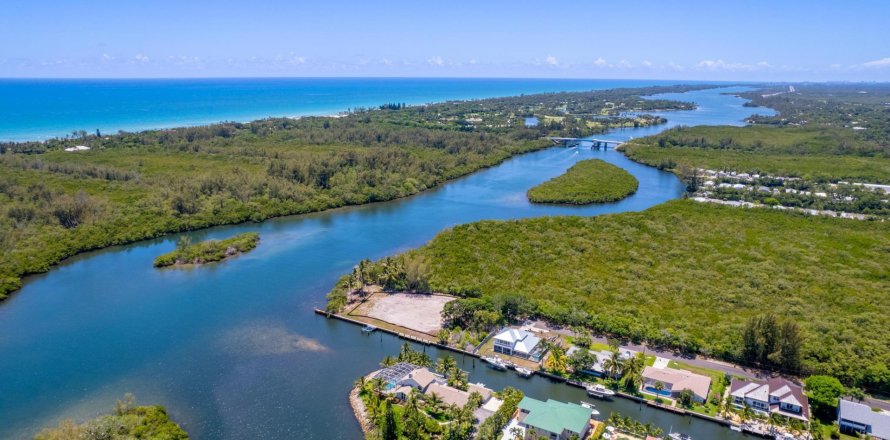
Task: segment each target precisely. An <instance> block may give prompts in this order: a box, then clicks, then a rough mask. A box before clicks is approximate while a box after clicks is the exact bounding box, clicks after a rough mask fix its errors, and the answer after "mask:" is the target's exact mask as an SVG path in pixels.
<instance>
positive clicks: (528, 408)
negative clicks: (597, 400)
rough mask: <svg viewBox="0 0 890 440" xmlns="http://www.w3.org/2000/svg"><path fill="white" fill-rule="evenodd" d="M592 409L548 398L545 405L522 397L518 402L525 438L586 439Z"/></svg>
mask: <svg viewBox="0 0 890 440" xmlns="http://www.w3.org/2000/svg"><path fill="white" fill-rule="evenodd" d="M592 415H593V410H592V409H590V408H584V407H583V406H581V405H577V404H574V403H563V402H559V401H556V400H550V399H548V400H547V401H546V402H542V401H540V400H536V399H532V398H531V397H523V398H522V400H521V401H520V402H519V415H518V419H519V426H521V427H523V428H525V438H526V439H537V438H541V437H543V438H550V439H559V440H569V439H570V438H572V435H577V436H578V438H582V439H583V438H585V437H586V436H587V433H588V431H589V430H590V417H591V416H592Z"/></svg>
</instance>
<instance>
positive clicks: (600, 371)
mask: <svg viewBox="0 0 890 440" xmlns="http://www.w3.org/2000/svg"><path fill="white" fill-rule="evenodd" d="M578 350H580V348H579V347H576V346H574V345H573V346H571V347H569V349H568V350H567V351H566V356H571V355H572V354H574V353H575V352H576V351H578ZM590 354H592V355H594V356H596V362H594V363H593V364H591V365H589V366H588V367H587V368H585V369H583V370H581V372H582V373H587V374H592V375H594V376H597V377H603V376H605V375H606V373H607V372H606V369H605V368H604V367H603V362H605V361H606V359H611V358H612V351H610V350H600V351H593V350H590ZM636 355H637V352H636V351H634V350H628V349H626V348H622V349H620V350H618V358H619V359H621V360H622V361H625V360H628V359H630V358H632V357H634V356H636Z"/></svg>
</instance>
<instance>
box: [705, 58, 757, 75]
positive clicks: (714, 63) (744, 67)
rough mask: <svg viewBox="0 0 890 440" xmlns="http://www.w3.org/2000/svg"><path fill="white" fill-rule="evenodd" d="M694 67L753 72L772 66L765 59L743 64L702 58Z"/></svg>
mask: <svg viewBox="0 0 890 440" xmlns="http://www.w3.org/2000/svg"><path fill="white" fill-rule="evenodd" d="M696 67H698V68H699V69H704V70H709V71H712V72H713V71H718V70H723V71H728V72H739V71H742V72H753V71H757V70H766V69H770V68H771V67H772V66H771V65H770V64H769V63H767V62H766V61H760V62H758V63H755V64H745V63H727V62H726V61H723V60H719V59H718V60H702V61H700V62H699V63H698V64H697V65H696Z"/></svg>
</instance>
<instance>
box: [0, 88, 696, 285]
mask: <svg viewBox="0 0 890 440" xmlns="http://www.w3.org/2000/svg"><path fill="white" fill-rule="evenodd" d="M708 87H713V86H685V85H684V86H672V87H646V88H637V89H615V90H603V91H592V92H579V93H549V94H538V95H524V96H517V97H511V98H492V99H482V100H473V101H451V102H445V103H439V104H428V105H418V106H406V105H403V104H399V103H394V104H386V105H382V106H380V108H378V109H354V110H352V111H351V112H348V113H344V114H342V115H340V116H339V117H305V118H300V119H289V118H279V119H265V120H260V121H255V122H251V123H223V124H215V125H209V126H201V127H185V128H176V129H169V130H150V131H144V132H139V133H120V134H116V135H111V136H101V137H100V136H94V135H91V134H87V133H85V132H80V133H79V134H77V135H76V136H74V137H68V138H61V139H53V140H49V141H46V142H23V143H0V175H3V177H4V178H3V179H2V181H0V249H3V252H2V254H0V299H3V298H5V297H6V294H8V293H9V292H11V291H13V290H15V289H17V288H19V287H20V285H21V277H22V276H23V275H25V274H29V273H35V272H42V271H46V270H49V268H50V267H51V266H52V265H53V264H56V263H58V262H59V261H60V260H62V259H64V258H66V257H69V256H72V255H74V254H77V253H79V252H83V251H86V250H91V249H98V248H102V247H106V246H111V245H118V244H123V243H129V242H133V241H137V240H142V239H146V238H154V237H158V236H161V235H164V234H167V233H172V232H180V231H187V230H194V229H200V228H205V227H209V226H215V225H222V224H233V223H240V222H244V221H261V220H265V219H268V218H271V217H276V216H282V215H291V214H302V213H308V212H314V211H320V210H325V209H329V208H335V207H340V206H344V205H356V204H361V203H368V202H376V201H383V200H392V199H395V198H399V197H404V196H408V195H411V194H415V193H417V192H419V191H423V190H425V189H428V188H431V187H434V186H436V185H439V184H441V183H443V182H445V181H447V180H449V179H453V178H456V177H459V176H463V175H466V174H468V173H471V172H473V171H477V170H479V169H481V168H484V167H489V166H493V165H496V164H498V163H500V162H502V161H503V160H505V159H507V158H509V157H511V156H513V155H516V154H521V153H525V152H529V151H533V150H537V149H541V148H546V147H548V146H550V145H552V143H551V142H549V141H548V140H546V139H545V137H546V136H570V137H580V136H587V135H591V134H595V133H599V132H602V131H604V130H607V129H609V128H611V127H613V126H622V127H623V126H628V125H636V126H640V125H654V124H660V123H663V122H664V118H661V117H657V116H652V115H647V114H645V112H647V111H655V110H662V109H689V108H693V107H694V105H693V104H691V103H688V102H679V101H666V100H658V99H655V100H650V99H643V98H641V96H642V95H651V94H657V93H666V92H683V91H689V90H697V89H702V88H708ZM627 112H633V113H634V116H632V117H631V116H626V114H627ZM527 117H537V118H538V119H539V121H540V122H539V123H538V124H527V123H526V118H527ZM78 145H85V146H88V147H90V149H89V150H77V149H75V150H74V151H66V150H65V148H72V147H76V146H78Z"/></svg>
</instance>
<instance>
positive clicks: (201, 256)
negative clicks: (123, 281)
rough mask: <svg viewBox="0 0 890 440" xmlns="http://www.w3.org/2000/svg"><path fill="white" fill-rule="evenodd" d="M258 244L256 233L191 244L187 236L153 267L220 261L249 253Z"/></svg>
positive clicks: (156, 261)
mask: <svg viewBox="0 0 890 440" xmlns="http://www.w3.org/2000/svg"><path fill="white" fill-rule="evenodd" d="M259 242H260V235H259V234H257V233H256V232H246V233H244V234H238V235H236V236H234V237H229V238H226V239H224V240H207V241H202V242H200V243H195V244H192V242H191V239H189V237H188V236H183V237H182V238H181V239H180V240H179V242H178V243H177V244H176V250H174V251H173V252H169V253H166V254H164V255H160V256H158V257H157V258H155V261H154V266H155V267H168V266H182V265H192V264H206V263H215V262H217V261H222V260H225V259H227V258H231V257H234V256H236V255H240V254H243V253H245V252H249V251H251V250H253V249H254V248H256V246H257V244H259Z"/></svg>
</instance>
